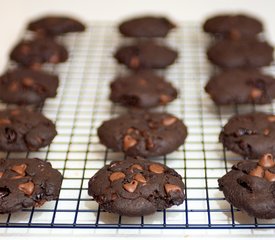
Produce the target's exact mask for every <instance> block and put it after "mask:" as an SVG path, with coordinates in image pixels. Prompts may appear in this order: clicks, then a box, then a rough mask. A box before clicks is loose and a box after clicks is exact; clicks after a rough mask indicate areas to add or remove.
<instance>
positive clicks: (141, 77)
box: [110, 70, 177, 108]
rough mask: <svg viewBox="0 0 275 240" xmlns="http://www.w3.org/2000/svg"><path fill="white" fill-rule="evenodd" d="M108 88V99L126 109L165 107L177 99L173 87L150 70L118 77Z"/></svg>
mask: <svg viewBox="0 0 275 240" xmlns="http://www.w3.org/2000/svg"><path fill="white" fill-rule="evenodd" d="M110 87H111V94H110V99H111V100H112V101H113V102H115V103H120V104H121V105H123V106H126V107H137V108H151V107H156V106H161V105H166V104H168V103H169V102H172V101H173V100H174V99H175V98H176V97H177V90H176V89H175V88H174V87H173V85H172V84H171V83H169V82H167V81H165V79H164V78H162V77H160V76H158V75H156V74H155V73H154V72H153V71H151V70H143V71H138V72H136V73H132V74H130V75H126V76H119V77H117V78H115V80H114V81H113V82H112V83H111V85H110Z"/></svg>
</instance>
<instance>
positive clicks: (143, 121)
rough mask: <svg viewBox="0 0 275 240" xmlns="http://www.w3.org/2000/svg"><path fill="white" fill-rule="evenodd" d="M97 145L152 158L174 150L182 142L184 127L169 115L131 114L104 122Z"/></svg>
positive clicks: (184, 133) (100, 128)
mask: <svg viewBox="0 0 275 240" xmlns="http://www.w3.org/2000/svg"><path fill="white" fill-rule="evenodd" d="M98 136H99V139H100V142H101V143H102V144H104V145H105V146H106V147H108V148H111V149H113V150H114V151H122V152H124V153H125V154H126V155H128V156H141V157H153V156H161V155H164V154H168V153H171V152H173V151H175V150H176V149H177V148H178V147H179V146H180V145H182V144H183V143H184V140H185V138H186V136H187V128H186V126H185V125H184V124H183V122H182V121H181V120H179V119H178V118H176V117H175V116H173V115H171V114H168V113H149V112H142V111H140V112H132V113H129V114H125V115H122V116H120V117H117V118H114V119H111V120H108V121H105V122H103V124H102V125H101V126H100V127H99V128H98Z"/></svg>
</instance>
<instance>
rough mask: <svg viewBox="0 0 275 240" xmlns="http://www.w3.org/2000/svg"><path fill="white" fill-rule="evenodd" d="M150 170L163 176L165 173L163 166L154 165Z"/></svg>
mask: <svg viewBox="0 0 275 240" xmlns="http://www.w3.org/2000/svg"><path fill="white" fill-rule="evenodd" d="M149 170H150V171H151V172H153V173H157V174H161V173H163V172H164V168H163V166H161V165H159V164H156V163H153V164H151V165H150V166H149Z"/></svg>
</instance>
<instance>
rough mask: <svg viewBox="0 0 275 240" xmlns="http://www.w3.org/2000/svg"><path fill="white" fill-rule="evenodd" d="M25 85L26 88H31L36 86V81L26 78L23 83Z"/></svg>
mask: <svg viewBox="0 0 275 240" xmlns="http://www.w3.org/2000/svg"><path fill="white" fill-rule="evenodd" d="M22 83H23V85H24V86H26V87H30V86H32V85H33V84H34V81H33V79H32V78H24V79H23V81H22Z"/></svg>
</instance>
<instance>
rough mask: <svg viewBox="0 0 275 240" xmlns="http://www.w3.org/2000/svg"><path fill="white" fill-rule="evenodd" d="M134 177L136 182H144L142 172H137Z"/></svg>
mask: <svg viewBox="0 0 275 240" xmlns="http://www.w3.org/2000/svg"><path fill="white" fill-rule="evenodd" d="M134 179H135V180H137V181H138V182H141V183H146V179H145V177H144V176H143V175H142V174H140V173H137V174H136V175H135V176H134Z"/></svg>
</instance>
